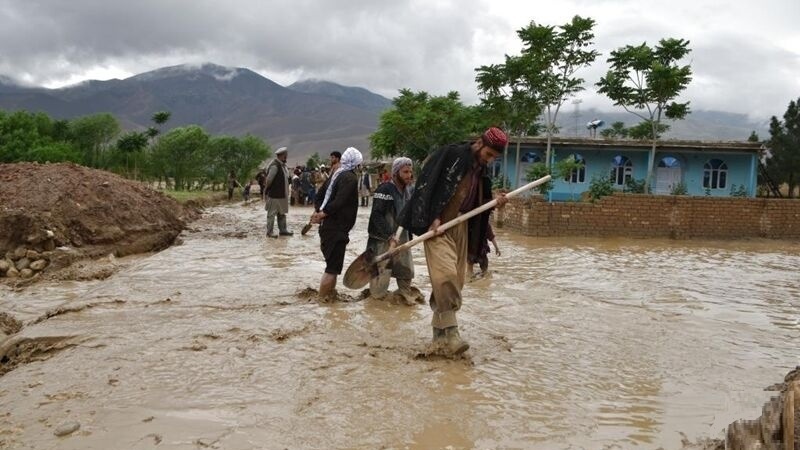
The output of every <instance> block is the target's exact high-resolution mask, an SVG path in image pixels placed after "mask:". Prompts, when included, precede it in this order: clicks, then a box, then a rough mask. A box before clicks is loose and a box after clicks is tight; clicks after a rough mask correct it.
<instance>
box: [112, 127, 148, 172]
mask: <svg viewBox="0 0 800 450" xmlns="http://www.w3.org/2000/svg"><path fill="white" fill-rule="evenodd" d="M147 143H148V136H147V133H142V132H138V131H129V132H127V133H125V134H123V135H122V136H120V138H119V139H117V150H118V151H119V152H120V153H122V154H123V155H124V157H125V172H126V173H130V160H131V159H133V177H134V178H138V168H139V159H140V158H141V155H142V151H143V150H144V149H145V148H147Z"/></svg>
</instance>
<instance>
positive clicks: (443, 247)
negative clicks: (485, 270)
mask: <svg viewBox="0 0 800 450" xmlns="http://www.w3.org/2000/svg"><path fill="white" fill-rule="evenodd" d="M425 261H426V262H427V264H428V274H429V276H430V278H431V288H432V290H433V292H432V293H431V298H430V300H429V303H430V306H431V310H433V318H432V319H431V325H432V326H433V328H439V329H444V328H448V327H454V326H457V325H458V321H456V312H457V311H458V310H459V309H461V289H462V288H463V287H464V278H465V276H466V272H467V223H466V222H463V223H460V224H458V225H456V226H454V227H453V228H450V229H449V230H447V231H445V232H444V234H443V235H441V236H438V237H434V238H431V239H428V240H427V241H425Z"/></svg>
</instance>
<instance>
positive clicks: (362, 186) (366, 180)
mask: <svg viewBox="0 0 800 450" xmlns="http://www.w3.org/2000/svg"><path fill="white" fill-rule="evenodd" d="M358 190H359V195H360V197H361V206H369V196H370V195H371V194H372V180H371V179H370V176H369V170H367V168H366V167H364V169H363V171H362V172H361V181H360V182H359V189H358Z"/></svg>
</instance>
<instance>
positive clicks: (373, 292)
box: [367, 157, 425, 305]
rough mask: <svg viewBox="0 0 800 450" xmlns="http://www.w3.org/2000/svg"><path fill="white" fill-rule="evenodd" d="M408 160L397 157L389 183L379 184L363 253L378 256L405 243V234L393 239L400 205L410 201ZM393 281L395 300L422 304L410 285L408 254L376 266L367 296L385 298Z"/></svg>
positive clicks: (406, 237)
mask: <svg viewBox="0 0 800 450" xmlns="http://www.w3.org/2000/svg"><path fill="white" fill-rule="evenodd" d="M412 165H413V163H412V161H411V159H409V158H406V157H400V158H397V159H395V160H394V162H393V163H392V181H390V182H389V183H382V184H381V185H380V186H378V189H377V190H376V191H375V193H374V194H373V196H372V212H371V213H370V216H369V227H368V231H369V239H368V240H367V250H368V251H370V252H371V254H373V255H380V254H382V253H385V252H386V251H387V250H389V248H390V247H392V248H393V247H394V246H396V245H398V244H402V243H404V242H406V241H408V231H403V233H402V235H400V236H398V239H397V240H395V233H396V232H397V229H398V223H397V216H398V214H399V213H400V211H401V210H402V209H403V206H405V204H406V203H407V202H408V200H409V198H411V193H412V192H413V191H414V186H412V185H411V178H412V177H413V175H414V174H413V172H412V170H411V169H412ZM392 277H394V279H395V280H397V291H395V292H394V295H395V297H396V298H397V299H398V300H399V301H400V302H401V303H404V304H406V305H414V304H416V303H423V302H424V301H425V299H424V297H423V296H422V293H421V292H420V291H419V289H417V288H415V287H413V286H411V280H412V279H413V278H414V262H413V261H412V259H411V252H402V253H399V254H397V255H395V256H394V257H392V258H391V259H390V260H387V261H385V262H384V263H381V264H379V266H378V274H377V275H376V276H373V277H372V278H371V279H370V281H369V293H370V296H371V297H372V298H376V299H382V298H385V297H386V295H387V290H388V288H389V281H390V280H389V279H390V278H392Z"/></svg>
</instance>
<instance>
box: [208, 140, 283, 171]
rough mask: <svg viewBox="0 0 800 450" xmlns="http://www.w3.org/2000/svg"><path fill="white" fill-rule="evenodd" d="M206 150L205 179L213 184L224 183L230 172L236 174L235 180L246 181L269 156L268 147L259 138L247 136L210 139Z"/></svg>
mask: <svg viewBox="0 0 800 450" xmlns="http://www.w3.org/2000/svg"><path fill="white" fill-rule="evenodd" d="M207 149H208V155H207V158H205V160H206V163H205V164H204V172H205V175H206V178H207V179H208V180H210V181H213V182H225V180H226V178H227V176H228V174H229V173H230V172H231V171H233V172H234V173H235V174H236V179H238V180H241V181H247V180H249V179H250V178H251V177H252V176H253V173H254V172H255V169H256V168H257V167H258V165H259V164H260V163H261V162H263V161H264V160H265V159H267V158H268V157H269V155H270V149H269V146H268V145H267V144H266V143H264V141H263V140H262V139H261V138H259V137H257V136H253V135H249V134H248V135H247V136H245V137H243V138H237V137H232V136H218V137H214V138H211V140H210V141H209V144H208V147H207Z"/></svg>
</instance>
